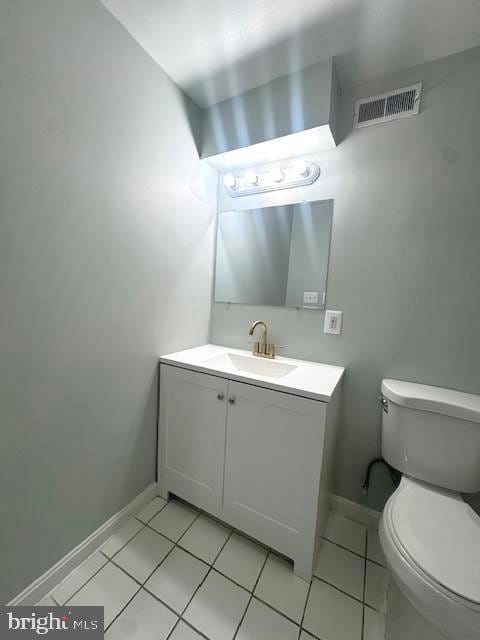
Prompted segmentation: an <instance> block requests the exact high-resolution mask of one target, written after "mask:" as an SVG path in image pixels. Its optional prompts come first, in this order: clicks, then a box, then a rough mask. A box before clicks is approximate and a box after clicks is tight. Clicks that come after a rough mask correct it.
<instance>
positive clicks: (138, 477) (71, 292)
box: [0, 0, 216, 602]
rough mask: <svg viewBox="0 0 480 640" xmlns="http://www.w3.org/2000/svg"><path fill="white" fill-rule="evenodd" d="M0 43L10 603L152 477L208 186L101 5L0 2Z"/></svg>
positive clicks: (206, 235)
mask: <svg viewBox="0 0 480 640" xmlns="http://www.w3.org/2000/svg"><path fill="white" fill-rule="evenodd" d="M0 52H1V53H0V301H1V302H0V304H1V308H0V522H1V526H0V602H4V601H7V600H8V599H10V598H11V597H13V596H14V595H16V594H17V593H18V592H19V591H20V590H21V589H23V588H24V587H25V586H26V585H27V584H28V583H30V582H31V581H32V580H33V579H34V578H36V577H38V576H39V575H40V574H41V573H42V572H43V571H45V570H46V569H47V568H48V567H50V566H51V565H52V564H53V563H54V562H56V561H57V560H58V559H59V558H60V557H62V556H63V555H64V554H65V553H66V552H68V551H69V550H70V549H71V548H72V547H73V546H75V545H76V544H78V543H79V542H80V541H82V540H83V539H84V538H85V537H86V536H87V535H88V534H89V533H91V532H92V531H93V530H94V529H95V528H97V527H98V526H99V525H100V524H102V523H103V522H105V521H106V520H107V519H108V518H109V517H110V516H111V515H112V514H113V513H115V512H117V511H118V510H119V509H120V508H122V507H123V506H124V505H125V504H126V503H128V502H129V501H130V500H131V499H132V498H134V497H135V496H136V495H137V494H138V493H139V492H141V491H142V490H143V489H144V488H145V487H146V486H147V485H149V484H150V483H151V482H153V481H154V479H155V448H156V425H155V420H156V397H157V381H156V376H157V355H158V354H159V353H161V352H168V351H171V350H175V349H178V348H180V347H187V346H189V345H190V346H193V345H195V344H200V343H203V342H205V340H206V338H207V334H208V322H209V313H210V289H211V273H212V260H213V226H214V224H213V218H214V198H215V188H216V187H215V185H214V187H213V200H212V199H211V197H212V196H211V195H209V190H208V182H206V181H205V176H203V175H202V173H201V171H200V170H199V169H198V165H197V161H198V155H197V151H196V147H195V144H194V141H193V139H192V135H191V133H190V128H189V123H188V120H187V114H186V109H187V107H188V111H189V113H190V115H192V114H194V113H195V111H196V108H195V107H194V106H193V105H192V104H188V101H186V100H185V98H184V96H183V95H182V94H180V93H179V91H178V90H177V88H176V87H175V85H173V83H172V82H171V81H170V79H169V78H168V77H167V76H166V75H165V73H163V72H162V70H161V69H160V68H159V67H158V66H157V65H156V64H155V63H154V62H153V61H152V60H151V59H150V58H149V57H148V56H147V54H146V53H145V52H144V51H143V50H142V49H141V48H140V47H139V45H138V44H137V43H136V42H135V41H134V40H133V39H132V38H131V36H130V35H129V34H128V33H127V32H126V31H125V30H124V29H123V28H122V27H121V26H120V25H119V23H117V22H116V20H115V19H114V18H113V17H112V16H111V15H110V14H109V13H108V12H107V10H106V9H105V8H104V7H103V6H102V5H101V4H100V3H99V2H97V1H95V0H42V1H41V2H32V1H31V0H2V2H1V3H0ZM197 115H198V114H197ZM207 177H208V176H207Z"/></svg>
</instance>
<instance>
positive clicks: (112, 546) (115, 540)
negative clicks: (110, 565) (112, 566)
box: [100, 518, 143, 558]
mask: <svg viewBox="0 0 480 640" xmlns="http://www.w3.org/2000/svg"><path fill="white" fill-rule="evenodd" d="M142 528H143V524H142V523H141V522H139V521H138V520H136V519H135V518H131V519H130V520H128V522H126V523H125V524H124V525H123V526H121V527H120V528H119V529H117V530H116V531H115V533H114V534H113V536H112V537H111V538H109V539H108V540H107V541H106V542H105V544H104V545H102V547H100V549H101V551H102V553H104V554H105V555H106V556H108V557H109V558H111V557H112V556H113V555H114V554H115V553H117V551H120V549H121V548H122V547H123V546H124V545H126V544H127V542H128V541H129V540H131V539H132V538H133V536H134V535H136V534H137V533H138V532H139V531H140V529H142Z"/></svg>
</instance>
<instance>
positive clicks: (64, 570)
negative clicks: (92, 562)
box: [8, 482, 158, 606]
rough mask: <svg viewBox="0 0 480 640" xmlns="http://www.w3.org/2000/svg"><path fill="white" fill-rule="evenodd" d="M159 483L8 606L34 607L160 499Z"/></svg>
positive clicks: (127, 506) (78, 546) (153, 485)
mask: <svg viewBox="0 0 480 640" xmlns="http://www.w3.org/2000/svg"><path fill="white" fill-rule="evenodd" d="M157 492H158V491H157V483H156V482H153V483H152V484H151V485H150V486H148V487H147V488H146V489H145V490H144V491H142V493H140V494H139V495H138V496H137V497H136V498H134V499H133V500H132V501H131V502H129V503H128V504H127V505H126V506H125V507H123V509H120V511H118V512H117V513H115V514H114V515H113V516H112V517H111V518H109V519H108V520H107V521H106V522H104V523H103V524H102V525H101V526H100V527H99V528H98V529H97V530H96V531H94V532H93V533H91V534H90V535H89V536H88V538H85V540H83V541H82V542H81V543H80V544H78V545H77V546H76V547H75V548H74V549H72V550H71V551H70V552H69V553H67V555H66V556H64V557H63V558H61V559H60V560H59V561H58V562H57V563H56V564H54V565H53V567H50V569H47V571H45V573H44V574H43V575H41V576H40V577H39V578H37V579H36V580H34V581H33V582H32V583H31V584H30V585H29V586H28V587H26V588H25V589H24V590H23V591H22V592H21V593H19V594H18V595H17V596H15V598H13V599H12V600H10V602H8V605H10V606H16V605H26V606H32V605H34V604H36V603H37V602H39V601H40V600H41V599H42V598H44V597H45V596H46V595H47V594H48V593H50V591H51V590H52V589H53V588H54V587H55V586H56V585H57V584H59V582H61V581H62V580H63V579H64V578H65V577H66V576H67V575H68V574H69V573H70V572H71V571H73V570H74V569H75V568H76V567H78V565H80V564H81V563H82V562H83V561H84V560H86V559H87V558H88V557H89V556H91V555H92V553H94V552H95V551H96V550H97V549H98V547H100V546H101V545H102V544H103V543H104V542H105V541H106V540H107V539H108V538H109V537H110V536H111V535H112V534H113V532H114V531H115V529H118V528H119V527H120V526H121V525H122V524H123V523H124V522H126V521H127V520H129V519H130V518H131V517H132V516H134V515H135V514H136V513H138V512H139V511H140V509H141V508H142V507H143V506H144V505H145V504H147V503H148V502H150V500H153V498H154V497H155V496H156V495H157Z"/></svg>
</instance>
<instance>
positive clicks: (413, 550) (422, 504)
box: [379, 477, 480, 640]
mask: <svg viewBox="0 0 480 640" xmlns="http://www.w3.org/2000/svg"><path fill="white" fill-rule="evenodd" d="M379 533H380V542H381V545H382V549H383V552H384V554H385V558H386V561H387V566H388V568H389V569H390V572H391V574H392V577H393V579H394V581H395V584H396V586H397V587H398V590H399V591H400V594H401V595H400V594H397V596H396V598H395V600H396V602H397V603H398V600H399V597H402V596H403V598H405V599H406V601H407V603H404V604H403V614H402V616H401V617H400V618H398V617H397V618H396V619H395V620H394V621H393V622H392V623H391V624H388V620H387V636H386V637H387V639H388V640H400V639H401V638H403V637H408V636H404V635H403V634H404V633H406V629H408V633H411V632H412V631H411V630H412V629H417V633H420V631H421V640H437V638H438V640H443V639H444V638H448V639H449V640H450V639H451V640H478V639H479V638H480V517H479V516H477V514H475V512H474V511H473V509H471V507H469V506H468V505H467V504H466V503H465V502H464V501H463V500H462V498H461V497H460V495H458V494H455V493H453V492H447V491H443V490H441V489H439V488H438V487H434V486H432V485H428V484H426V483H424V482H420V481H417V480H414V479H411V478H407V477H404V478H403V479H402V482H401V484H400V487H399V488H398V489H397V491H396V492H395V493H394V494H393V495H392V496H391V498H390V500H389V501H388V503H387V505H386V507H385V509H384V512H383V514H382V518H381V522H380V531H379ZM389 604H390V603H389ZM392 605H393V603H392ZM397 606H398V604H397ZM389 613H392V612H391V611H388V610H387V618H388V617H389ZM417 616H420V617H423V618H424V621H425V624H423V621H421V620H418V621H417V620H416V617H417ZM430 626H431V628H429V627H430ZM427 633H428V634H429V635H428V639H427V636H426V634H427ZM410 638H411V640H416V638H415V637H411V636H410ZM419 640H420V635H419Z"/></svg>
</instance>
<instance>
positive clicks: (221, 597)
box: [183, 571, 250, 640]
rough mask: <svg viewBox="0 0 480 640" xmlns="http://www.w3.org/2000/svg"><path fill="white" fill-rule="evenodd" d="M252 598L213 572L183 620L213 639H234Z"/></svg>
mask: <svg viewBox="0 0 480 640" xmlns="http://www.w3.org/2000/svg"><path fill="white" fill-rule="evenodd" d="M249 598H250V594H249V593H248V591H245V590H244V589H242V588H241V587H238V586H237V585H236V584H233V582H231V581H230V580H227V578H224V577H223V576H221V575H220V574H219V573H216V571H211V572H210V573H209V574H208V576H207V579H206V580H205V582H204V583H203V584H202V586H201V587H200V589H199V590H198V591H197V593H196V594H195V597H194V598H193V600H192V602H191V603H190V604H189V605H188V607H187V610H186V612H185V614H184V616H183V617H184V618H185V620H187V622H190V624H192V625H193V626H194V627H196V628H197V629H198V630H199V631H201V632H202V633H204V634H205V635H206V636H207V637H208V638H210V640H231V639H232V638H233V636H234V634H235V631H236V630H237V627H238V625H239V624H240V620H241V619H242V616H243V614H244V612H245V609H246V608H247V605H248V601H249Z"/></svg>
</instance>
